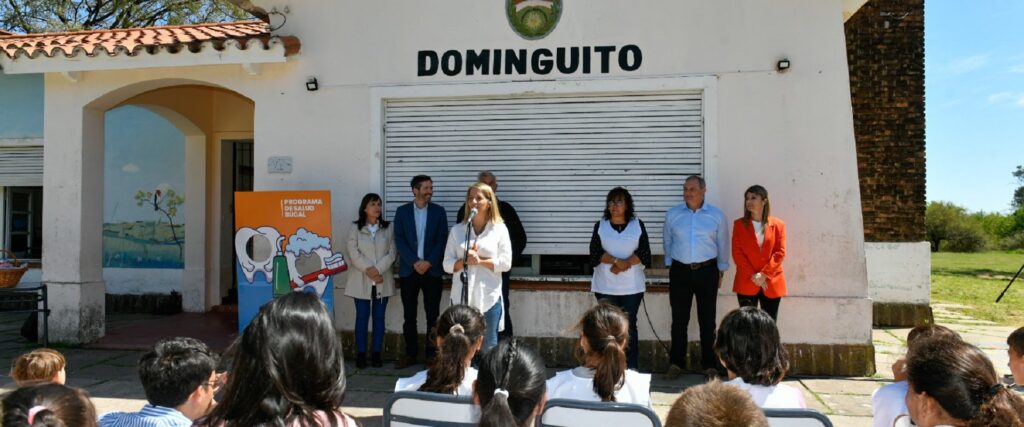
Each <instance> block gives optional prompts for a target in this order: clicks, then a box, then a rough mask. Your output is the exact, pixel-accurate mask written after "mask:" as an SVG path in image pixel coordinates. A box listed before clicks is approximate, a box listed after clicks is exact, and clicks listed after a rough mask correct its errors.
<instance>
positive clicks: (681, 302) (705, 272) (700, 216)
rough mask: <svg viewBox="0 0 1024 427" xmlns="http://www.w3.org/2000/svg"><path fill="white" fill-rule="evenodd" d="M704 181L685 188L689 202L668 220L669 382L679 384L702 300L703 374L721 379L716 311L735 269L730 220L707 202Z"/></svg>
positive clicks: (674, 210)
mask: <svg viewBox="0 0 1024 427" xmlns="http://www.w3.org/2000/svg"><path fill="white" fill-rule="evenodd" d="M706 192H707V187H706V185H705V182H704V179H703V178H701V177H699V176H696V175H692V176H690V177H687V178H686V182H685V183H684V185H683V200H684V201H685V203H681V204H679V205H678V206H676V207H674V208H672V209H669V211H668V212H667V213H666V214H665V231H664V234H663V236H664V241H665V265H666V266H668V267H669V304H670V305H671V307H672V349H671V350H669V363H670V365H669V369H668V372H666V373H665V377H666V378H668V379H676V378H678V377H679V376H680V375H681V374H682V373H683V369H682V367H683V366H686V348H687V336H686V329H687V328H688V327H689V324H690V309H691V308H692V307H693V299H694V297H696V298H697V325H698V326H699V327H700V354H701V361H700V362H701V368H702V369H704V372H705V373H706V374H707V375H708V377H712V378H713V377H717V376H720V372H721V366H720V364H719V363H718V358H717V357H716V356H715V350H714V343H715V307H716V305H717V303H718V289H719V288H721V287H722V276H723V274H724V273H725V270H728V269H729V256H730V252H729V244H730V240H729V226H728V223H727V222H726V219H725V214H723V213H722V211H720V210H719V209H718V208H716V207H714V206H711V204H709V203H706V202H705V201H704V194H705V193H706Z"/></svg>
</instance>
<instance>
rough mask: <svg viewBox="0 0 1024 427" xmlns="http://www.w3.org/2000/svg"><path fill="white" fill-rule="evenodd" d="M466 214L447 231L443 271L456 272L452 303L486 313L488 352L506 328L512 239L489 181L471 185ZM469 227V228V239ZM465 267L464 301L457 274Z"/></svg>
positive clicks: (484, 346) (485, 338)
mask: <svg viewBox="0 0 1024 427" xmlns="http://www.w3.org/2000/svg"><path fill="white" fill-rule="evenodd" d="M474 211H475V212H476V213H475V214H473V212H474ZM464 217H465V218H466V219H465V220H464V221H463V222H460V223H458V224H455V226H454V227H452V230H451V232H450V233H448V245H447V246H446V247H445V250H444V271H446V272H448V273H451V274H452V275H453V277H452V291H451V301H452V304H460V303H464V304H467V305H469V306H470V307H473V308H476V309H477V310H480V312H481V313H483V315H484V321H485V322H486V323H487V329H486V331H485V332H484V344H483V350H484V351H486V350H488V349H490V348H491V347H494V345H495V344H497V343H498V331H500V330H503V329H504V323H505V315H504V312H503V309H502V301H501V273H503V272H506V271H508V270H509V269H511V268H512V241H511V240H510V239H509V236H508V228H506V227H505V223H504V222H503V221H502V219H501V213H499V212H498V198H497V197H495V195H494V190H492V189H491V187H490V186H488V185H487V184H484V183H481V182H478V183H475V184H473V185H470V186H469V189H468V190H467V191H466V212H465V216H464ZM467 227H468V228H469V229H470V230H469V231H470V233H469V240H468V241H466V228H467ZM467 250H468V251H469V254H468V256H466V252H467ZM464 257H465V258H466V260H464ZM466 264H468V266H467V265H466ZM463 269H465V270H466V273H467V275H466V277H467V278H468V283H469V286H468V288H467V292H466V294H467V301H462V293H463V283H462V275H461V274H456V273H459V272H461V271H463Z"/></svg>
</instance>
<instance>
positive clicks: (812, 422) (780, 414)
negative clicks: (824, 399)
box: [764, 409, 832, 427]
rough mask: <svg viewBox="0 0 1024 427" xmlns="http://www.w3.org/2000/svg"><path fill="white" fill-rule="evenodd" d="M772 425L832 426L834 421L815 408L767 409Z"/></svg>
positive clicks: (769, 423) (780, 426)
mask: <svg viewBox="0 0 1024 427" xmlns="http://www.w3.org/2000/svg"><path fill="white" fill-rule="evenodd" d="M764 415H765V416H766V417H768V425H770V426H772V427H832V421H831V420H829V419H828V417H826V416H825V414H822V413H821V412H818V411H815V410H813V409H765V410H764Z"/></svg>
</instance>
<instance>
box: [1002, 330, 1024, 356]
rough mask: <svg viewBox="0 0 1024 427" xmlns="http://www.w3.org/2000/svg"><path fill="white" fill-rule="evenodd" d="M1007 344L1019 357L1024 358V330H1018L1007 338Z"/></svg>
mask: <svg viewBox="0 0 1024 427" xmlns="http://www.w3.org/2000/svg"><path fill="white" fill-rule="evenodd" d="M1006 344H1007V345H1009V346H1010V348H1012V349H1013V351H1014V352H1016V353H1017V356H1024V328H1018V329H1017V330H1016V331H1013V332H1011V333H1010V336H1009V337H1007V338H1006Z"/></svg>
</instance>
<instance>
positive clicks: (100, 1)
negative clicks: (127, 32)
mask: <svg viewBox="0 0 1024 427" xmlns="http://www.w3.org/2000/svg"><path fill="white" fill-rule="evenodd" d="M250 18H251V15H249V14H248V12H246V11H244V10H242V9H240V8H238V7H237V6H235V5H233V4H231V3H230V2H228V1H227V0H0V29H5V30H8V31H13V32H17V33H43V32H61V31H82V30H104V29H111V28H131V27H150V26H154V25H183V24H195V23H202V22H226V21H239V20H244V19H250Z"/></svg>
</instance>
